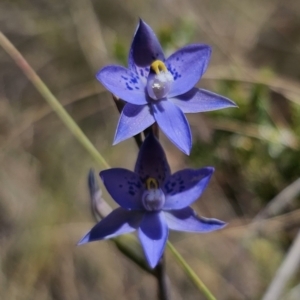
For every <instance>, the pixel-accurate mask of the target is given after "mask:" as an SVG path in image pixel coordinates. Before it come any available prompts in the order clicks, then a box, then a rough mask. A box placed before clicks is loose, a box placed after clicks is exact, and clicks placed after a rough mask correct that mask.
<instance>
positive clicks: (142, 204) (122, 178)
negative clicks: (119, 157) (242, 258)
mask: <svg viewBox="0 0 300 300" xmlns="http://www.w3.org/2000/svg"><path fill="white" fill-rule="evenodd" d="M213 172H214V169H213V168H212V167H206V168H202V169H195V170H194V169H185V170H182V171H178V172H176V173H175V174H173V175H171V172H170V167H169V164H168V162H167V159H166V156H165V153H164V151H163V149H162V147H161V145H160V144H159V142H158V141H157V139H156V138H155V137H154V136H153V134H150V135H148V137H147V138H146V139H145V141H144V143H143V145H142V147H141V150H140V152H139V155H138V159H137V162H136V166H135V170H134V172H132V171H129V170H126V169H121V168H113V169H109V170H105V171H102V172H100V177H101V178H102V180H103V183H104V185H105V187H106V189H107V191H108V192H109V193H110V195H111V196H112V198H113V199H114V200H115V201H116V202H117V203H118V204H119V205H120V206H121V207H119V208H117V209H116V210H114V211H113V212H112V213H110V214H109V215H108V216H107V217H106V218H104V219H103V220H101V221H100V222H99V223H98V224H97V225H96V226H94V227H93V228H92V229H91V230H90V231H89V232H88V233H87V234H86V235H85V236H84V237H83V238H82V239H81V240H80V241H79V243H78V244H79V245H81V244H85V243H88V242H93V241H98V240H103V239H109V238H112V237H116V236H118V235H121V234H126V233H130V232H133V231H135V230H138V236H139V239H140V241H141V244H142V247H143V250H144V253H145V256H146V258H147V261H148V263H149V265H150V267H151V268H154V267H155V266H156V265H157V263H158V261H159V259H160V258H161V256H162V254H163V252H164V249H165V246H166V242H167V239H168V233H169V229H172V230H177V231H187V232H201V233H205V232H210V231H214V230H217V229H220V228H223V227H224V226H225V225H226V224H225V223H224V222H222V221H220V220H217V219H207V218H203V217H199V216H197V215H196V213H195V212H194V210H193V209H192V208H191V207H190V205H191V204H192V203H193V202H194V201H196V200H197V199H198V198H199V197H200V196H201V194H202V193H203V191H204V189H205V188H206V186H207V184H208V182H209V180H210V178H211V176H212V174H213Z"/></svg>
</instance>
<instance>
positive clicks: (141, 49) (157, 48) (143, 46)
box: [129, 20, 165, 67]
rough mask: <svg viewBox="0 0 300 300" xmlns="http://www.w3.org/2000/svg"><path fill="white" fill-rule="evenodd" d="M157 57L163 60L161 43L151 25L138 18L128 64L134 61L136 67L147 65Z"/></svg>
mask: <svg viewBox="0 0 300 300" xmlns="http://www.w3.org/2000/svg"><path fill="white" fill-rule="evenodd" d="M157 59H159V60H162V61H164V60H165V57H164V53H163V50H162V48H161V45H160V43H159V41H158V39H157V37H156V35H155V33H154V32H153V30H152V29H151V27H150V26H149V25H148V24H146V23H145V22H144V21H143V20H140V23H139V26H138V28H137V30H136V33H135V36H134V38H133V41H132V44H131V49H130V52H129V65H132V64H133V63H132V62H134V64H135V65H137V66H138V67H149V66H150V65H151V63H152V62H153V61H155V60H157Z"/></svg>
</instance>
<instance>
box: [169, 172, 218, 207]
mask: <svg viewBox="0 0 300 300" xmlns="http://www.w3.org/2000/svg"><path fill="white" fill-rule="evenodd" d="M213 172H214V168H211V167H207V168H202V169H198V170H193V169H185V170H182V171H179V172H176V173H175V174H173V175H172V176H171V177H169V179H168V180H167V182H166V183H165V185H164V187H163V190H164V192H165V195H166V201H165V205H164V207H163V210H177V209H182V208H185V207H187V206H189V205H191V204H192V203H193V202H194V201H196V200H197V199H198V198H199V197H200V196H201V194H202V193H203V191H204V190H205V188H206V186H207V184H208V182H209V180H210V177H211V176H212V174H213Z"/></svg>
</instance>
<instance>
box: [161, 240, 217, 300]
mask: <svg viewBox="0 0 300 300" xmlns="http://www.w3.org/2000/svg"><path fill="white" fill-rule="evenodd" d="M167 245H168V249H169V250H170V251H171V252H172V254H173V255H174V256H175V258H176V260H177V262H178V263H179V264H180V265H181V267H182V269H183V270H184V272H185V273H186V274H187V276H188V277H189V278H190V279H191V280H192V282H193V283H194V285H195V286H196V287H197V288H198V290H199V291H201V292H202V294H203V295H204V296H205V297H206V299H207V300H216V299H217V298H215V297H214V295H213V294H212V293H211V292H210V290H209V289H208V288H207V287H206V285H205V284H204V283H203V282H202V281H201V280H200V278H199V277H198V276H197V274H196V273H195V272H194V271H193V269H192V268H191V267H190V266H189V265H188V263H187V262H186V261H185V260H184V258H183V257H182V256H181V255H180V253H179V252H178V251H177V250H176V249H175V247H174V246H173V245H172V244H171V243H170V242H169V241H168V244H167Z"/></svg>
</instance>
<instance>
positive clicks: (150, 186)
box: [142, 177, 165, 211]
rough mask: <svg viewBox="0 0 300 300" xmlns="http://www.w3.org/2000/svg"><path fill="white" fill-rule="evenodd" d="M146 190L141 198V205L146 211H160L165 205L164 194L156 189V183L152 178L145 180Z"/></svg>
mask: <svg viewBox="0 0 300 300" xmlns="http://www.w3.org/2000/svg"><path fill="white" fill-rule="evenodd" d="M146 188H147V190H146V191H145V192H144V194H143V196H142V203H143V206H144V208H145V209H146V210H147V211H157V210H161V209H162V207H163V205H164V204H165V194H164V193H163V191H162V190H161V189H160V188H159V187H158V182H157V180H156V179H154V178H151V177H150V178H148V179H147V180H146Z"/></svg>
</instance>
